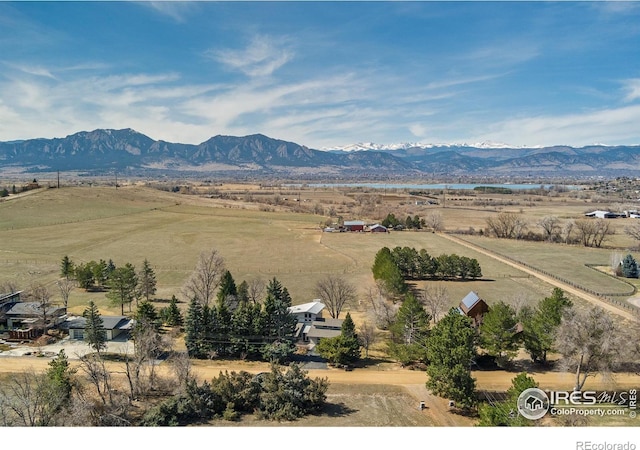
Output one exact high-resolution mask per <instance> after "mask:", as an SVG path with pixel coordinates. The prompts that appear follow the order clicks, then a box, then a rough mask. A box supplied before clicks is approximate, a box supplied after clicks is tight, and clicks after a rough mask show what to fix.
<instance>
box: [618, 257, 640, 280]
mask: <svg viewBox="0 0 640 450" xmlns="http://www.w3.org/2000/svg"><path fill="white" fill-rule="evenodd" d="M622 275H624V276H625V277H627V278H638V263H637V261H636V260H635V259H634V258H633V256H631V254H629V255H627V256H625V257H624V259H623V260H622Z"/></svg>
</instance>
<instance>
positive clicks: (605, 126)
mask: <svg viewBox="0 0 640 450" xmlns="http://www.w3.org/2000/svg"><path fill="white" fill-rule="evenodd" d="M638 123H640V105H633V106H627V107H622V108H613V109H602V110H597V111H590V112H585V113H582V114H567V115H556V116H553V115H548V116H538V117H522V118H518V119H512V120H507V121H504V122H500V123H497V124H494V125H492V126H490V128H491V129H492V131H491V132H490V133H487V134H480V135H479V136H478V140H492V141H500V142H508V143H510V144H514V145H560V144H565V145H574V146H579V145H590V144H593V143H605V144H609V145H615V144H634V143H635V144H640V130H638V128H637V124H638Z"/></svg>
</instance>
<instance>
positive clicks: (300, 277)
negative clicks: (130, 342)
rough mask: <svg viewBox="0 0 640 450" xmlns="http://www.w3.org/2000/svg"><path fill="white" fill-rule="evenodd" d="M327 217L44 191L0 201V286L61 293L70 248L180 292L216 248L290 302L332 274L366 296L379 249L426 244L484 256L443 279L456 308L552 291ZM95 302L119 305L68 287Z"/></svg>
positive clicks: (211, 202)
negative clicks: (330, 228) (462, 273)
mask: <svg viewBox="0 0 640 450" xmlns="http://www.w3.org/2000/svg"><path fill="white" fill-rule="evenodd" d="M452 211H453V210H452ZM447 212H448V211H447ZM326 219H327V218H326V217H324V216H319V215H314V214H309V213H294V212H291V211H287V210H286V208H280V210H274V211H260V210H256V209H248V208H247V209H244V204H238V203H237V202H236V203H235V204H229V203H225V202H222V203H220V201H218V200H216V199H209V198H206V197H204V198H203V197H198V196H189V195H180V194H173V193H168V192H162V191H158V190H153V189H149V188H145V187H139V186H130V187H123V188H120V189H114V188H108V187H97V186H94V187H73V188H64V189H49V190H42V191H40V192H38V193H36V194H32V195H29V196H28V197H24V198H21V199H16V200H13V201H7V202H2V203H0V229H2V245H1V246H0V284H2V283H3V282H8V281H12V282H14V283H16V284H17V285H18V286H19V287H20V288H22V289H25V288H27V287H28V286H29V285H30V284H31V282H35V281H38V282H45V283H48V284H49V285H50V287H51V291H52V293H54V295H57V292H56V289H55V286H53V283H54V281H55V280H56V279H57V277H58V275H59V264H60V260H61V259H62V257H63V256H64V255H68V256H69V257H70V258H71V259H72V260H73V261H74V262H77V263H81V262H87V261H90V260H99V259H105V260H109V259H112V260H113V261H114V262H115V264H116V265H123V264H125V263H127V262H131V263H132V264H134V265H135V266H136V267H139V266H140V265H141V264H142V261H143V260H144V259H145V258H146V259H148V260H149V262H150V263H151V264H152V266H153V267H154V269H155V271H156V274H157V278H158V292H157V297H158V298H165V299H167V298H170V297H171V295H176V296H178V298H182V296H181V292H180V291H181V287H182V286H183V284H184V282H185V281H186V279H187V278H188V276H189V275H190V273H191V271H192V270H193V268H194V267H195V264H196V262H197V259H198V256H199V254H200V252H201V251H204V250H207V249H210V248H216V249H217V250H218V251H219V252H220V253H221V255H222V256H223V257H224V259H225V261H226V263H227V266H228V268H229V270H230V271H231V273H232V274H233V276H234V278H235V279H236V281H237V282H240V281H241V280H243V279H247V280H248V279H252V278H256V277H259V278H262V279H265V280H268V279H270V278H272V277H277V278H278V279H279V280H280V281H281V282H282V283H283V284H284V285H285V286H286V287H287V288H288V289H289V291H290V293H291V295H292V297H293V301H294V303H304V302H306V301H310V300H311V299H312V298H314V295H313V286H314V284H315V282H316V281H317V280H318V279H320V278H322V277H323V276H325V275H326V274H328V273H344V274H348V276H349V277H350V279H352V281H353V282H354V283H355V284H356V285H357V286H358V288H359V290H360V291H361V293H363V292H364V291H365V290H366V287H367V286H368V285H370V284H371V281H372V277H371V270H370V267H371V264H372V262H373V257H374V255H375V253H376V252H377V251H378V250H379V249H380V248H381V247H383V246H388V247H395V246H405V245H406V246H411V247H416V248H418V249H419V248H426V249H427V250H428V251H429V252H430V253H431V254H432V255H439V254H441V253H457V254H460V255H465V256H469V257H473V258H477V259H478V260H479V262H480V264H481V266H482V269H483V275H484V277H483V280H478V281H469V282H464V283H460V282H447V283H446V285H447V288H448V290H449V293H450V298H451V305H452V306H453V305H457V303H458V302H459V299H460V298H462V297H463V296H464V295H466V294H467V293H468V292H469V291H470V290H476V291H478V292H479V293H480V294H481V295H483V296H485V297H486V299H487V301H489V302H492V301H494V300H498V299H505V300H507V301H508V299H509V298H511V297H513V296H514V294H515V293H518V294H520V295H524V296H526V297H531V299H532V300H533V299H538V298H541V297H543V296H545V295H547V294H548V293H549V292H550V291H551V287H550V286H545V285H543V284H540V283H538V282H533V281H532V280H531V279H530V277H529V276H528V275H526V274H523V273H522V272H520V271H518V270H516V269H513V268H512V267H509V266H508V265H505V264H500V263H496V262H495V261H494V260H492V259H491V258H487V257H485V256H483V255H481V254H479V253H477V252H474V251H471V250H468V249H465V248H464V247H462V246H457V245H455V244H452V243H451V242H449V241H447V240H445V239H443V238H442V237H439V236H438V235H436V234H432V233H428V232H401V233H390V234H379V235H372V234H369V233H322V232H321V231H320V225H319V224H320V223H321V222H323V221H325V220H326ZM419 284H420V283H419ZM54 299H55V298H54ZM89 299H93V300H94V301H95V302H96V303H97V304H98V305H99V306H100V308H101V311H103V313H106V312H112V313H116V312H117V308H115V309H114V308H111V307H110V306H109V305H108V302H107V300H106V298H105V294H104V293H100V292H97V293H95V292H94V293H86V292H83V291H82V290H80V289H75V290H74V291H73V292H72V293H71V297H70V311H71V312H74V313H80V312H81V311H82V310H83V308H84V305H86V303H87V301H88V300H89ZM182 299H183V300H186V299H184V298H182Z"/></svg>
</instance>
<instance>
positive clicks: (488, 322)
mask: <svg viewBox="0 0 640 450" xmlns="http://www.w3.org/2000/svg"><path fill="white" fill-rule="evenodd" d="M516 323H517V321H516V312H515V310H514V309H513V308H512V307H511V306H510V305H507V304H506V303H504V302H502V301H501V302H498V303H496V304H495V305H493V306H492V307H491V309H490V310H489V312H487V313H486V314H485V315H484V317H483V319H482V325H480V337H481V340H482V347H483V348H484V349H485V350H486V352H487V353H488V354H489V355H491V356H494V357H495V358H496V362H497V363H498V366H500V367H502V368H504V367H505V366H506V365H507V364H508V363H509V362H510V361H511V360H512V359H513V358H514V357H515V355H516V353H517V351H518V347H519V343H518V339H517V338H516V335H515V333H516Z"/></svg>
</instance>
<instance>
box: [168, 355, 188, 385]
mask: <svg viewBox="0 0 640 450" xmlns="http://www.w3.org/2000/svg"><path fill="white" fill-rule="evenodd" d="M169 363H170V365H171V369H172V371H173V374H174V375H175V377H176V381H177V384H176V390H177V391H178V392H181V391H182V390H184V389H185V388H186V386H187V382H188V381H189V380H191V379H193V378H194V376H193V374H192V371H191V369H192V366H191V359H189V354H188V353H187V352H177V353H174V354H173V355H172V356H171V358H170V359H169Z"/></svg>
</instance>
